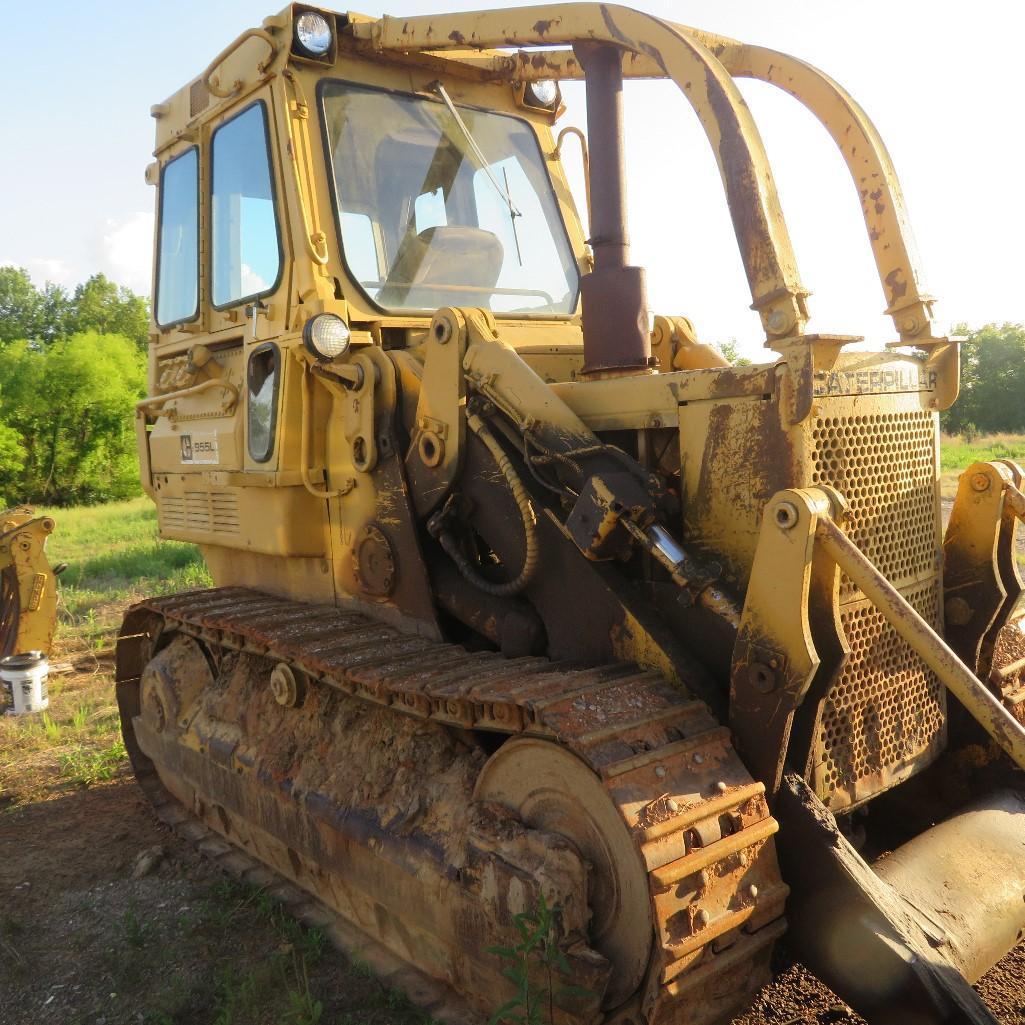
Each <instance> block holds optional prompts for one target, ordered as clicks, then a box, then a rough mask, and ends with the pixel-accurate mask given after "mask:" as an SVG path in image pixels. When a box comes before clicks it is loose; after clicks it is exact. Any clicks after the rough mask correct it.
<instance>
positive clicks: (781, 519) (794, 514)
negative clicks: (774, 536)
mask: <svg viewBox="0 0 1025 1025" xmlns="http://www.w3.org/2000/svg"><path fill="white" fill-rule="evenodd" d="M800 518H801V517H800V513H798V511H797V506H796V505H794V503H793V502H780V503H779V505H778V506H776V526H778V527H779V528H780V529H781V530H790V529H791V528H792V527H795V526H797V521H798V520H799V519H800Z"/></svg>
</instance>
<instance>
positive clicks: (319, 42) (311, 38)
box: [295, 11, 331, 57]
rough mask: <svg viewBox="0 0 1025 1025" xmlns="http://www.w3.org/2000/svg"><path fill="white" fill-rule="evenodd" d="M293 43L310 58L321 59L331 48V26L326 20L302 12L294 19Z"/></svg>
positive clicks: (321, 15)
mask: <svg viewBox="0 0 1025 1025" xmlns="http://www.w3.org/2000/svg"><path fill="white" fill-rule="evenodd" d="M295 41H296V43H297V44H298V45H299V49H300V50H302V51H303V52H304V53H306V54H308V55H309V56H310V57H323V56H324V54H325V53H327V51H328V50H329V49H330V48H331V26H330V25H329V24H328V21H327V18H325V17H324V15H323V14H315V13H314V12H313V11H304V12H303V13H302V14H300V15H299V17H298V18H296V19H295Z"/></svg>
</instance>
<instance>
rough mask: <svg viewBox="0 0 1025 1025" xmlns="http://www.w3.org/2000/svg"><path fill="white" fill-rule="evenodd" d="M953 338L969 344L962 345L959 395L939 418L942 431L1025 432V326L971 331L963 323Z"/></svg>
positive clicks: (956, 329) (992, 325)
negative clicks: (959, 337)
mask: <svg viewBox="0 0 1025 1025" xmlns="http://www.w3.org/2000/svg"><path fill="white" fill-rule="evenodd" d="M954 333H955V334H963V335H966V336H967V341H966V342H965V343H964V344H963V345H962V346H961V394H960V396H959V398H958V400H957V402H956V403H955V404H954V406H953V407H952V408H951V409H950V410H948V411H947V412H946V413H944V414H943V426H944V428H945V429H946V430H948V431H952V432H954V433H958V432H961V431H963V430H964V429H965V428H966V427H967V426H968V425H973V426H974V427H976V428H978V429H979V430H980V431H985V432H994V431H1022V430H1025V325H1022V324H1001V325H997V324H987V325H986V326H985V327H982V328H979V329H978V330H976V331H969V330H968V329H967V328H966V327H965V325H963V324H962V325H958V326H957V327H956V328H955V329H954Z"/></svg>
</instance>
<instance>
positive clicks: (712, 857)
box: [118, 588, 787, 1025]
mask: <svg viewBox="0 0 1025 1025" xmlns="http://www.w3.org/2000/svg"><path fill="white" fill-rule="evenodd" d="M168 632H177V633H183V634H186V635H189V636H192V637H194V638H196V639H198V640H199V641H201V642H202V643H203V644H204V645H206V646H207V647H209V648H212V649H218V648H220V649H226V650H228V651H236V652H243V653H248V654H252V655H256V656H262V657H266V658H269V659H273V660H275V661H278V662H284V663H286V664H288V665H289V666H290V667H292V669H293V671H299V672H301V673H302V674H304V675H305V676H306V677H307V679H308V680H309V681H311V683H313V684H314V685H315V684H320V685H323V686H327V687H332V688H336V689H337V690H339V691H341V692H343V693H345V694H347V695H350V696H353V697H355V698H357V699H360V700H362V701H366V702H370V703H373V704H377V705H382V706H387V707H389V708H390V709H393V710H394V711H397V712H401V713H403V714H405V715H409V716H413V717H416V718H420V719H426V720H431V721H434V722H436V723H440V724H442V725H444V726H448V727H453V728H457V729H472V730H485V731H490V732H497V733H503V734H509V735H523V736H529V737H537V738H544V739H547V740H550V741H552V742H553V743H557V744H561V745H563V746H565V747H566V748H568V749H569V750H571V751H572V752H573V753H574V754H576V755H577V756H578V757H579V758H581V759H583V761H584V762H585V763H586V764H587V765H588V766H589V767H590V769H591V770H592V771H593V772H594V773H595V774H596V776H597V777H598V779H599V780H600V781H601V784H602V786H603V787H604V789H605V790H606V792H607V793H608V795H609V797H610V798H611V799H612V801H613V803H614V804H615V806H616V808H617V809H618V811H619V814H620V816H621V817H622V819H623V821H624V823H625V824H626V826H627V828H628V830H629V832H630V835H631V836H632V838H633V840H634V843H635V845H636V847H637V849H638V851H639V853H640V856H641V858H642V859H643V862H644V865H645V867H646V869H647V873H648V882H649V889H650V895H651V910H652V918H653V920H654V922H655V933H656V934H655V938H654V942H653V946H652V954H651V960H650V966H649V970H648V977H647V982H646V984H645V986H644V989H643V992H642V993H641V994H640V996H639V999H638V1000H637V1001H635V1002H634V1003H632V1004H631V1005H630V1009H629V1010H623V1011H622V1012H620V1013H618V1014H616V1015H613V1017H612V1018H611V1019H609V1020H613V1021H618V1022H621V1023H622V1025H626V1023H628V1022H641V1021H644V1022H647V1023H648V1025H712V1023H720V1022H726V1021H729V1019H730V1018H731V1017H732V1016H733V1015H734V1014H735V1013H737V1012H738V1011H739V1010H741V1009H743V1008H744V1007H745V1006H747V1005H748V1004H749V1003H750V1002H751V1000H752V999H753V998H754V995H755V993H756V991H757V989H758V988H759V987H760V986H761V985H762V984H764V983H765V982H766V981H767V980H768V961H769V956H770V953H771V947H772V944H773V942H774V940H775V939H776V938H777V937H778V936H779V935H781V934H782V932H783V930H784V928H785V925H784V921H783V918H782V913H783V905H784V901H785V898H786V895H787V887H786V886H785V885H784V884H783V882H782V880H781V879H780V876H779V870H778V866H777V862H776V856H775V851H774V847H773V844H772V840H771V837H772V835H773V834H774V833H775V832H776V830H777V828H778V826H777V823H776V821H775V820H774V819H773V818H772V817H771V816H770V814H769V810H768V806H767V804H766V801H765V797H764V787H763V786H762V784H760V783H756V782H753V781H752V780H751V778H750V776H749V775H748V774H747V772H746V770H745V768H744V766H743V764H742V762H741V761H740V759H739V757H738V756H737V754H736V752H735V751H734V750H733V747H732V745H731V741H730V734H729V731H728V730H727V729H725V728H723V727H721V726H720V725H719V724H718V722H717V721H716V720H715V719H714V718H713V717H712V715H711V713H710V711H709V710H708V708H707V707H706V706H705V705H704V704H703V703H701V702H699V701H694V700H689V699H688V698H687V697H686V696H685V695H683V694H681V692H680V691H679V690H678V689H676V688H674V687H673V686H671V685H670V684H669V683H667V682H666V681H665V680H664V678H663V677H662V676H661V675H660V674H657V673H653V672H648V671H644V670H641V669H639V668H638V667H637V666H635V665H632V664H617V665H611V666H602V667H599V668H584V669H581V668H574V667H570V666H565V665H559V664H553V663H551V662H549V661H548V660H546V659H542V658H521V659H505V658H503V657H502V656H500V655H497V654H493V653H470V652H467V651H466V650H465V649H463V648H461V647H459V646H456V645H451V644H442V643H438V642H435V641H431V640H427V639H424V638H421V637H416V636H410V635H405V634H401V633H399V632H398V631H397V630H395V629H393V628H391V627H389V626H387V625H384V624H382V623H380V622H378V621H376V620H374V619H372V618H371V617H369V616H367V615H365V614H363V613H358V612H348V611H345V610H340V609H336V608H333V607H325V606H313V605H305V604H301V603H297V602H294V601H290V600H286V599H280V598H275V597H272V596H269V595H266V594H262V593H260V592H255V591H251V590H247V589H242V588H220V589H213V590H206V591H197V592H190V593H187V594H180V595H175V596H171V597H167V598H159V599H151V600H149V601H145V602H142V603H141V604H139V605H136V606H134V607H133V608H132V610H130V612H129V614H128V616H127V617H126V620H125V625H124V627H123V629H122V635H121V637H120V639H119V642H118V685H119V698H121V700H122V708H123V718H124V719H126V720H131V718H132V709H133V699H131V697H128V698H127V701H126V700H125V699H124V697H123V696H122V689H123V688H128V689H129V690H130V689H131V688H132V686H133V685H134V686H135V688H136V690H137V686H138V680H139V678H140V676H141V673H142V669H143V667H144V664H145V662H146V661H147V660H148V658H149V657H150V656H151V654H152V652H153V650H154V643H155V642H156V640H157V634H158V633H165V634H166V633H168ZM134 700H135V702H136V711H137V700H138V699H137V698H135V699H134ZM126 712H127V715H126ZM129 728H130V727H129V723H128V722H126V732H127V730H128V729H129ZM130 747H131V745H130ZM142 782H143V785H144V788H145V789H146V791H147V793H148V794H149V796H150V797H151V799H152V800H154V803H155V804H156V805H157V807H158V811H159V812H160V814H161V815H162V817H164V818H165V819H168V821H172V823H173V824H174V825H176V827H177V828H184V829H186V831H192V832H194V833H197V836H198V835H199V832H198V831H201V832H202V834H204V835H202V836H200V839H201V840H202V841H205V842H206V843H207V846H210V847H211V848H212V849H211V853H214V854H215V855H216V856H218V857H219V858H221V859H222V860H223V861H225V862H228V863H229V867H230V863H231V862H232V859H234V861H235V862H236V863H237V865H236V867H241V869H242V871H243V873H249V874H253V873H257V868H256V863H255V862H253V863H252V864H248V861H251V859H249V857H248V855H245V854H243V853H241V852H238V851H236V850H234V849H231V848H229V847H228V845H227V844H226V843H225V842H224V841H222V840H220V839H219V838H218V839H216V840H211V839H210V837H209V836H207V835H205V834H207V833H208V831H207V829H206V827H205V826H203V825H202V824H200V823H196V822H195V821H190V818H189V815H188V812H187V811H186V810H185V809H184V808H182V806H181V805H180V804H179V803H178V802H177V801H175V799H174V798H173V797H172V796H171V795H170V794H168V793H167V792H166V791H164V789H163V787H162V784H160V782H159V780H158V779H156V777H155V776H153V777H152V778H151V779H150V780H148V781H147V780H142ZM213 848H216V850H214V849H213ZM243 861H246V862H247V864H245V865H243V864H242V862H243ZM259 871H264V870H263V869H260V870H259ZM285 885H286V887H291V890H292V891H296V892H298V893H301V891H297V890H296V887H294V886H292V885H291V884H290V883H287V884H285ZM285 892H287V890H286V891H285ZM306 902H307V903H309V904H311V906H313V905H315V904H316V902H314V901H310V900H309V899H307V900H306ZM292 903H295V904H297V905H298V906H299V907H302V906H303V901H302V900H299V899H298V898H296V899H295V900H293V901H292ZM316 913H317V914H319V915H321V916H323V915H324V914H327V915H329V916H330V915H334V913H333V912H331V911H330V910H328V909H326V908H323V907H322V906H318V907H317V909H316ZM335 917H337V915H335ZM339 928H340V929H342V930H343V931H344V927H343V926H341V924H340V923H339ZM342 946H350V949H351V945H350V944H346V943H345V942H344V938H343V942H342ZM382 967H383V966H382ZM409 967H410V968H412V966H409ZM393 973H400V969H399V968H398V967H396V968H394V970H393ZM389 974H392V973H389ZM406 974H407V975H408V974H409V973H408V972H407V973H406ZM414 974H415V972H414ZM395 984H396V985H399V986H401V987H402V988H404V989H406V990H407V991H410V992H411V994H412V995H413V997H414V999H416V993H417V992H423V990H424V987H425V986H427V985H428V984H427V980H424V979H421V982H420V983H419V984H418V985H417V986H413V985H411V984H410V981H409V979H407V980H406V981H403V979H402V978H399V977H396V979H395ZM428 988H429V989H430V990H431V992H432V999H433V1000H434V1009H433V1010H432V1013H436V1012H437V1007H438V1001H437V999H436V994H434V990H436V985H434V984H432V985H431V986H428ZM456 1003H457V1004H458V1001H457V1002H456ZM428 1006H430V1002H428ZM459 1017H461V1015H455V1016H454V1018H453V1020H458V1018H459Z"/></svg>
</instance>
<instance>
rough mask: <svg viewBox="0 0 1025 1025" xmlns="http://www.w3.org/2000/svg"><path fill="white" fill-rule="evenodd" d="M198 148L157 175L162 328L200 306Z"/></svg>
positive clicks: (192, 313)
mask: <svg viewBox="0 0 1025 1025" xmlns="http://www.w3.org/2000/svg"><path fill="white" fill-rule="evenodd" d="M198 153H199V151H198V150H197V149H196V148H195V147H193V148H192V149H190V150H188V151H187V152H185V153H183V154H182V155H181V156H180V157H175V158H174V160H171V161H170V162H169V163H168V164H167V165H166V166H165V167H164V169H163V172H162V173H161V175H160V228H159V231H160V241H159V243H158V248H157V304H156V306H157V308H156V319H157V323H158V324H159V325H160V326H161V327H166V326H167V325H169V324H177V323H179V322H180V321H183V320H191V319H192V318H193V317H194V316H195V315H196V313H197V312H198V309H199V156H198Z"/></svg>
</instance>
